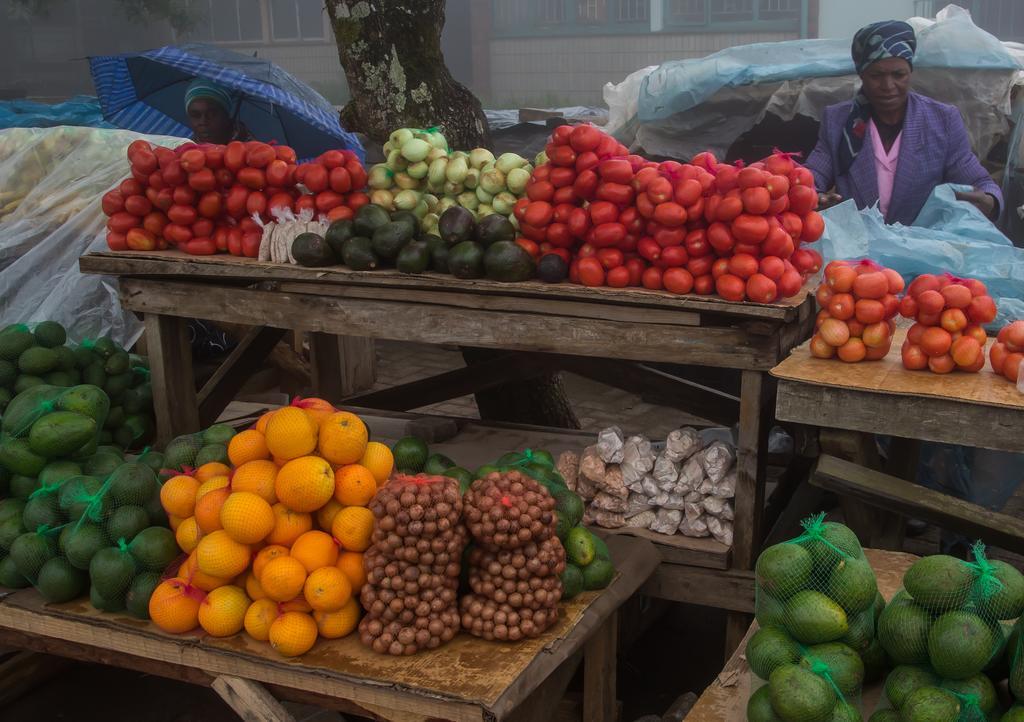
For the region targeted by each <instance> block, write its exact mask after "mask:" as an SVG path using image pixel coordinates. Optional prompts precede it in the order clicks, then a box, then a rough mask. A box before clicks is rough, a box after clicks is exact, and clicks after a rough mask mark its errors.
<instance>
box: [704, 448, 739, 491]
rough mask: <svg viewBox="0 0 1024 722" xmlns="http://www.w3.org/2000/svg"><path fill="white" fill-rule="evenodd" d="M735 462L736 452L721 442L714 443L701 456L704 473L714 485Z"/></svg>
mask: <svg viewBox="0 0 1024 722" xmlns="http://www.w3.org/2000/svg"><path fill="white" fill-rule="evenodd" d="M735 462H736V450H735V449H733V447H732V446H730V445H729V444H726V443H724V442H721V441H716V442H714V443H713V444H711V445H710V446H708V447H707V448H706V449H704V451H703V453H702V455H701V464H702V465H703V467H704V473H705V474H707V476H708V478H709V479H711V481H712V482H713V483H715V484H717V483H718V482H720V481H722V479H724V478H725V475H726V474H727V473H729V469H731V468H732V465H733V464H734V463H735Z"/></svg>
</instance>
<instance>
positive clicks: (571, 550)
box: [565, 526, 597, 568]
mask: <svg viewBox="0 0 1024 722" xmlns="http://www.w3.org/2000/svg"><path fill="white" fill-rule="evenodd" d="M565 554H566V556H567V557H568V559H569V561H570V562H572V563H573V564H575V565H576V566H578V567H581V568H586V566H587V565H588V564H590V563H591V562H593V561H594V557H595V556H596V555H597V553H596V550H595V549H594V542H593V538H592V536H591V534H590V532H589V531H587V530H586V529H585V528H584V527H581V526H577V527H574V528H573V529H571V530H570V531H569V535H568V536H567V537H566V540H565Z"/></svg>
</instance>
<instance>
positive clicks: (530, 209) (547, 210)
mask: <svg viewBox="0 0 1024 722" xmlns="http://www.w3.org/2000/svg"><path fill="white" fill-rule="evenodd" d="M554 215H555V209H554V208H553V207H552V205H551V204H550V203H548V202H547V201H534V202H533V203H531V204H530V205H529V206H527V208H526V212H525V213H524V214H523V222H524V223H526V224H527V225H530V226H534V227H535V228H542V227H545V226H547V225H548V224H549V223H551V221H552V219H553V218H554Z"/></svg>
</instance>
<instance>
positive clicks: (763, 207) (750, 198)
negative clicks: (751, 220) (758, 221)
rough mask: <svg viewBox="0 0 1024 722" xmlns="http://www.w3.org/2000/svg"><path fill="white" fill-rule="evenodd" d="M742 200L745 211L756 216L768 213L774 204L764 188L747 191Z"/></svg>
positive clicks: (759, 187)
mask: <svg viewBox="0 0 1024 722" xmlns="http://www.w3.org/2000/svg"><path fill="white" fill-rule="evenodd" d="M741 200H742V201H743V210H744V211H745V212H747V213H750V214H752V215H755V216H760V215H763V214H765V213H767V212H768V208H769V207H770V206H771V204H772V197H771V196H770V195H769V194H768V189H767V188H765V187H764V186H758V187H756V188H747V189H745V190H744V191H743V193H742V195H741Z"/></svg>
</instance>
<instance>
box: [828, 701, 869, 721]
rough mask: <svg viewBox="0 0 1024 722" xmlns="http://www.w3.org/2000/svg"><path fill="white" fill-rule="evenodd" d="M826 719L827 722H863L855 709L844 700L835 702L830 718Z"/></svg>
mask: <svg viewBox="0 0 1024 722" xmlns="http://www.w3.org/2000/svg"><path fill="white" fill-rule="evenodd" d="M828 719H829V722H864V718H863V717H862V716H861V714H860V712H859V711H858V710H857V708H856V707H854V706H853V705H852V704H850V703H849V702H847V701H845V700H839V701H838V702H836V706H835V707H833V708H832V716H831V717H829V718H828Z"/></svg>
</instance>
